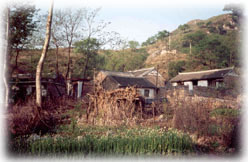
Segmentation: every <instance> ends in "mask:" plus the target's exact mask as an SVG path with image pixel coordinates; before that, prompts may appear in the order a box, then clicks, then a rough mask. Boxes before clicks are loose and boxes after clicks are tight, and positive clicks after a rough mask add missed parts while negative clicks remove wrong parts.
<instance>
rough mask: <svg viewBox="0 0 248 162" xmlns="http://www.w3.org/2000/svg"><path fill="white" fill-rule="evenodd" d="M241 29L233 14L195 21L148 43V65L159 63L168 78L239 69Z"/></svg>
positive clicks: (161, 70)
mask: <svg viewBox="0 0 248 162" xmlns="http://www.w3.org/2000/svg"><path fill="white" fill-rule="evenodd" d="M240 32H241V31H240V24H239V23H238V22H237V21H236V20H234V19H233V15H232V14H224V15H219V16H215V17H211V18H209V19H207V20H192V21H190V22H188V23H186V24H184V25H180V26H179V27H178V28H177V29H176V30H174V31H173V32H171V33H170V38H169V37H166V38H164V39H163V40H161V39H160V40H157V41H156V42H155V43H151V44H150V45H148V46H146V49H147V51H148V53H149V54H150V55H149V57H148V60H147V61H146V66H151V65H152V66H156V65H159V66H160V67H161V69H160V72H161V73H162V74H163V76H164V77H165V78H167V79H169V78H172V77H173V76H175V75H176V74H177V73H178V72H182V71H197V70H203V69H204V70H206V69H215V68H224V67H230V66H234V67H238V68H239V67H240V54H241V52H240V43H241V38H240ZM169 39H170V40H169Z"/></svg>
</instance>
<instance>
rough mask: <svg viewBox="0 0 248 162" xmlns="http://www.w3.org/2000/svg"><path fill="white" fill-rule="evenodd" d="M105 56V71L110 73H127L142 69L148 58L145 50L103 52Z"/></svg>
mask: <svg viewBox="0 0 248 162" xmlns="http://www.w3.org/2000/svg"><path fill="white" fill-rule="evenodd" d="M104 53H105V56H106V64H105V69H106V70H110V71H129V70H135V69H139V68H142V67H144V62H145V60H146V58H147V56H148V54H147V52H146V51H145V49H142V48H141V49H137V50H135V51H133V50H128V49H127V50H121V51H104Z"/></svg>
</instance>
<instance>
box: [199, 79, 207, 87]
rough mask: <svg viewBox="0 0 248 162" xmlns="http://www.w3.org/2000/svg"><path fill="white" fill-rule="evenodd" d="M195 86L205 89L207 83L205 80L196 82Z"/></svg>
mask: <svg viewBox="0 0 248 162" xmlns="http://www.w3.org/2000/svg"><path fill="white" fill-rule="evenodd" d="M197 86H202V87H207V86H208V81H207V80H198V82H197Z"/></svg>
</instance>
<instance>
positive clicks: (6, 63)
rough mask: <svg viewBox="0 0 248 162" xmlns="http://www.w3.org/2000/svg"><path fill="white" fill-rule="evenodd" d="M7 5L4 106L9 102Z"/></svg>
mask: <svg viewBox="0 0 248 162" xmlns="http://www.w3.org/2000/svg"><path fill="white" fill-rule="evenodd" d="M9 12H10V10H9V7H7V8H6V12H5V14H6V15H5V20H6V25H5V30H6V32H5V43H6V44H5V45H4V53H5V56H4V60H3V70H4V77H3V81H4V86H5V102H4V103H5V108H7V107H8V104H9V84H8V63H9V62H8V55H9V52H10V45H9V24H10V23H9Z"/></svg>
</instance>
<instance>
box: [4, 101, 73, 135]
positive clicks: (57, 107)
mask: <svg viewBox="0 0 248 162" xmlns="http://www.w3.org/2000/svg"><path fill="white" fill-rule="evenodd" d="M67 109H69V107H68V105H67V104H66V101H65V100H64V99H57V100H53V101H46V102H45V103H44V106H43V108H42V109H40V108H38V107H37V106H36V103H35V99H33V98H31V99H29V100H28V101H27V102H26V103H23V104H22V105H17V104H16V105H14V106H12V107H11V108H10V109H9V110H8V111H9V112H8V118H7V125H8V130H9V133H10V135H11V136H14V137H15V136H22V135H30V134H32V133H42V134H43V133H46V132H49V131H53V130H54V129H55V127H56V126H57V125H59V124H61V123H63V122H64V121H65V119H66V118H67V116H63V113H64V112H65V111H66V110H67Z"/></svg>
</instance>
